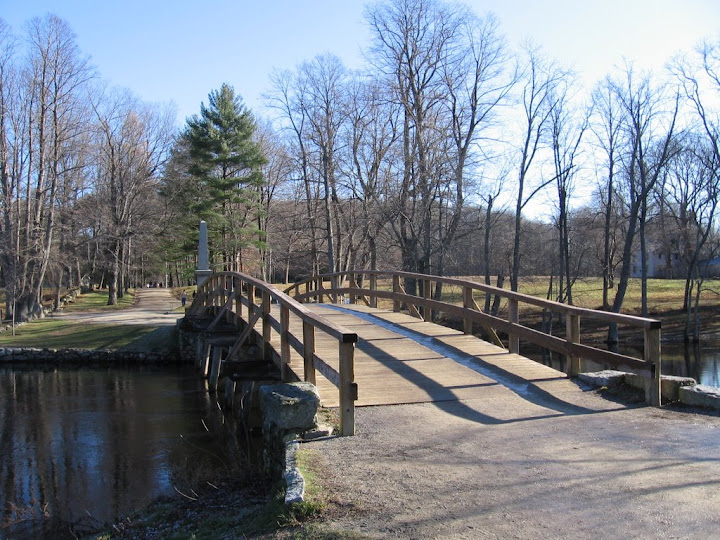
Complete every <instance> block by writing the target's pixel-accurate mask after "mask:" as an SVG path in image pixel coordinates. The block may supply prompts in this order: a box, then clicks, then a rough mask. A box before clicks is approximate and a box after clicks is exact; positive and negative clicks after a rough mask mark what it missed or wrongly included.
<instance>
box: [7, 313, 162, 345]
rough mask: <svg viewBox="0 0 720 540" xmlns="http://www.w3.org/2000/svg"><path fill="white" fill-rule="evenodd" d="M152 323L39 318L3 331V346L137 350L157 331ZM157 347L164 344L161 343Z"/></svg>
mask: <svg viewBox="0 0 720 540" xmlns="http://www.w3.org/2000/svg"><path fill="white" fill-rule="evenodd" d="M156 330H157V329H156V328H155V327H152V326H137V325H133V326H129V325H116V326H110V325H103V324H87V323H83V322H79V321H61V320H57V319H53V318H45V319H39V320H36V321H32V322H29V323H27V324H23V325H21V326H19V327H17V328H16V329H15V335H14V336H13V335H12V333H11V332H9V331H7V332H3V333H2V334H0V346H2V347H32V348H40V349H42V348H48V349H70V348H72V349H91V350H98V349H111V350H117V349H136V348H139V347H138V344H139V342H141V341H146V336H149V335H151V334H154V333H155V332H156ZM158 346H159V347H158V348H159V349H161V348H162V346H164V343H163V344H162V345H161V344H160V343H158Z"/></svg>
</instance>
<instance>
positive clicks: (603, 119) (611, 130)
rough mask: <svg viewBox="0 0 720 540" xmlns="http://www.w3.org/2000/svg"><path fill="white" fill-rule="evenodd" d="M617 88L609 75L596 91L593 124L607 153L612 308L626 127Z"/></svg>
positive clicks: (607, 265)
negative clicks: (618, 183)
mask: <svg viewBox="0 0 720 540" xmlns="http://www.w3.org/2000/svg"><path fill="white" fill-rule="evenodd" d="M613 88H614V84H613V81H612V79H611V78H610V77H607V78H605V79H604V80H603V82H602V83H600V84H598V86H597V87H596V88H595V90H594V91H593V116H594V118H595V121H594V122H593V123H592V130H593V133H594V134H595V137H596V140H597V143H598V145H599V146H600V148H601V150H602V153H603V154H604V156H605V159H606V161H605V164H604V166H605V167H606V169H607V173H606V175H605V176H604V177H603V183H602V184H601V185H600V190H599V194H600V199H601V203H602V206H603V215H604V228H603V254H602V277H603V309H609V308H610V300H609V291H610V289H612V288H613V287H614V281H615V274H614V268H615V265H614V264H613V253H614V252H615V238H614V235H613V234H612V233H613V227H612V225H613V216H614V214H615V208H614V205H613V203H614V201H615V199H616V198H617V196H616V189H617V188H616V174H617V167H618V159H619V158H618V152H619V150H618V145H619V144H620V134H621V132H620V129H621V127H622V124H621V122H620V118H621V111H620V110H619V103H618V101H617V100H616V99H615V98H614V90H613Z"/></svg>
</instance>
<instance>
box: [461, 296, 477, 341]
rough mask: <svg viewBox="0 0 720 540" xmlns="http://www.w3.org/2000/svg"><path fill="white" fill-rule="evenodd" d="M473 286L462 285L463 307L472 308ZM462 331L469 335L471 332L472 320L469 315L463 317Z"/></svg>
mask: <svg viewBox="0 0 720 540" xmlns="http://www.w3.org/2000/svg"><path fill="white" fill-rule="evenodd" d="M474 304H475V303H474V302H473V288H472V287H468V286H467V285H466V286H465V287H463V307H464V308H465V309H473V307H474ZM463 333H464V334H467V335H470V334H472V333H473V321H472V319H470V318H469V317H465V318H464V319H463Z"/></svg>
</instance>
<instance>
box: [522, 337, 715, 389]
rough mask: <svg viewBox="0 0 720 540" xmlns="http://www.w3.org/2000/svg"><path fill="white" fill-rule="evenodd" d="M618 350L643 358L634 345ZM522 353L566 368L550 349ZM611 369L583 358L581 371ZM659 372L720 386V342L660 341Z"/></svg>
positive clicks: (563, 360)
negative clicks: (660, 358) (660, 360)
mask: <svg viewBox="0 0 720 540" xmlns="http://www.w3.org/2000/svg"><path fill="white" fill-rule="evenodd" d="M619 352H621V353H623V354H627V355H628V356H633V357H635V358H642V356H643V351H642V349H637V348H633V347H622V346H621V347H620V350H619ZM522 354H526V355H528V357H529V358H533V359H535V360H537V361H539V362H542V363H543V364H546V365H548V366H551V367H553V368H555V369H557V370H560V371H565V359H564V357H562V356H561V355H558V354H552V355H551V354H550V353H549V351H542V352H541V351H540V350H539V349H538V348H537V347H530V346H528V347H526V348H525V349H523V350H522ZM608 368H609V369H612V367H611V366H604V365H601V364H597V363H595V362H591V361H588V360H584V361H583V371H597V370H601V369H608ZM662 374H663V375H676V376H678V377H692V378H693V379H695V381H697V383H698V384H704V385H707V386H715V387H720V343H714V342H706V343H703V344H697V343H696V344H688V345H686V344H685V343H663V344H662Z"/></svg>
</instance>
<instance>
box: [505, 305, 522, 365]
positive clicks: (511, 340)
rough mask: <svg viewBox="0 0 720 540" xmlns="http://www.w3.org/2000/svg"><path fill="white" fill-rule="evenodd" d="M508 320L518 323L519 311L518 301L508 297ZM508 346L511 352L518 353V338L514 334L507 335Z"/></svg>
mask: <svg viewBox="0 0 720 540" xmlns="http://www.w3.org/2000/svg"><path fill="white" fill-rule="evenodd" d="M508 322H511V323H515V324H518V323H519V322H520V313H519V310H518V301H517V300H515V299H513V298H509V299H508ZM508 348H509V349H510V352H511V353H513V354H520V338H519V337H518V336H516V335H514V334H512V333H511V334H509V335H508Z"/></svg>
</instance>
